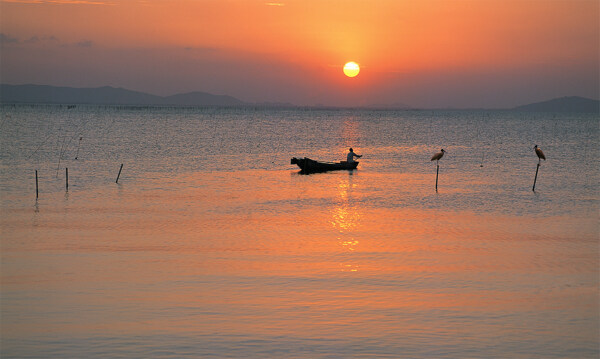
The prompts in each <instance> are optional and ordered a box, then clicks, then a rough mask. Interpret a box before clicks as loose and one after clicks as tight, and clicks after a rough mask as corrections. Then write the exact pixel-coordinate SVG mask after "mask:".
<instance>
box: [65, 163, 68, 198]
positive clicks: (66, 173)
mask: <svg viewBox="0 0 600 359" xmlns="http://www.w3.org/2000/svg"><path fill="white" fill-rule="evenodd" d="M65 191H67V192H69V169H68V168H65Z"/></svg>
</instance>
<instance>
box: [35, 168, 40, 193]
mask: <svg viewBox="0 0 600 359" xmlns="http://www.w3.org/2000/svg"><path fill="white" fill-rule="evenodd" d="M38 197H39V191H38V174H37V170H35V199H38Z"/></svg>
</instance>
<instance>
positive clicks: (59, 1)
mask: <svg viewBox="0 0 600 359" xmlns="http://www.w3.org/2000/svg"><path fill="white" fill-rule="evenodd" d="M2 2H6V3H17V4H50V5H116V3H114V2H110V1H90V0H3V1H2Z"/></svg>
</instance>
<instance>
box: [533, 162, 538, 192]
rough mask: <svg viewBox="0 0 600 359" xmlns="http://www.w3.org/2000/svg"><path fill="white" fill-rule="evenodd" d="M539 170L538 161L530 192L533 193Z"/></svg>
mask: <svg viewBox="0 0 600 359" xmlns="http://www.w3.org/2000/svg"><path fill="white" fill-rule="evenodd" d="M539 170H540V161H538V164H537V167H536V169H535V178H534V179H533V188H532V191H533V192H535V182H537V175H538V171H539Z"/></svg>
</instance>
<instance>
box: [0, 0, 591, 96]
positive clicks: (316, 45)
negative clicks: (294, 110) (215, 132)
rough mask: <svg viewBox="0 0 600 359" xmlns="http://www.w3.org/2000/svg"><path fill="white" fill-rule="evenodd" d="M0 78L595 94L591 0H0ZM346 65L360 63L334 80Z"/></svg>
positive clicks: (319, 90)
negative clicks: (350, 76) (350, 74)
mask: <svg viewBox="0 0 600 359" xmlns="http://www.w3.org/2000/svg"><path fill="white" fill-rule="evenodd" d="M0 4H1V15H0V16H1V33H2V82H6V83H15V84H16V83H43V84H53V85H66V86H81V87H84V86H103V85H111V86H119V87H125V88H129V89H134V90H140V91H146V92H150V93H155V94H159V95H169V94H174V93H177V92H186V91H195V90H198V91H207V92H212V93H224V94H229V95H233V96H236V97H238V98H240V99H242V100H245V101H258V102H261V101H281V102H293V103H296V104H308V105H312V104H317V103H323V104H334V105H355V104H357V105H364V104H370V103H399V102H402V103H408V104H410V105H413V106H433V107H435V106H458V107H460V106H474V107H479V106H488V107H489V106H492V107H503V106H515V105H519V104H523V103H527V102H531V101H537V100H544V99H547V98H549V97H558V96H568V95H580V96H586V97H594V98H598V91H599V90H598V63H599V55H598V53H599V42H600V38H599V24H598V23H599V19H600V10H599V3H598V2H597V1H595V0H589V1H588V0H556V1H554V0H548V1H542V0H529V1H526V0H502V1H496V0H484V1H481V0H445V1H443V0H423V1H400V0H378V1H375V0H374V1H355V0H339V1H327V0H297V1H287V0H285V1H284V0H281V1H268V0H267V1H255V0H171V1H166V0H146V1H141V0H140V1H137V0H123V1H113V0H90V1H84V0H82V1H67V0H56V1H43V0H39V1H38V0H29V1H27V0H23V1H21V0H12V1H6V0H5V1H0ZM347 61H356V62H357V63H359V64H360V65H361V73H360V75H359V76H358V77H356V78H354V79H348V78H345V77H344V75H343V73H342V70H341V68H342V66H343V64H344V63H345V62H347Z"/></svg>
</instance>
